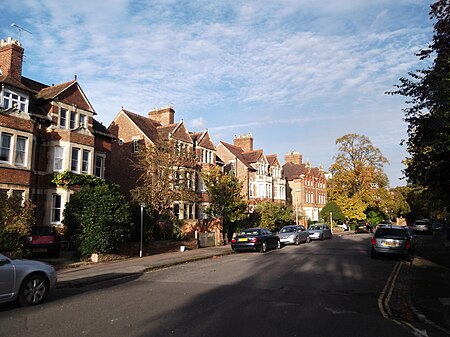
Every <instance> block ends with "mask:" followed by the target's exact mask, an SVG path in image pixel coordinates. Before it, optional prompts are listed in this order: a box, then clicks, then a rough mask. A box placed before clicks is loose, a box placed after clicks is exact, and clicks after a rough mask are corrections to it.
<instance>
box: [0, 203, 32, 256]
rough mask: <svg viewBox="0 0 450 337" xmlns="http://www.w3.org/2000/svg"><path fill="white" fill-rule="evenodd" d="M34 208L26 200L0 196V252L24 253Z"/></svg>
mask: <svg viewBox="0 0 450 337" xmlns="http://www.w3.org/2000/svg"><path fill="white" fill-rule="evenodd" d="M35 208H36V206H35V205H34V204H33V203H32V202H31V200H29V199H27V200H25V201H23V203H22V199H19V198H15V197H13V196H12V197H9V198H8V197H5V196H0V251H15V252H17V253H24V249H25V247H24V244H25V239H26V237H27V236H28V235H29V234H30V232H31V228H30V227H31V226H32V225H34V223H35V218H34V210H35Z"/></svg>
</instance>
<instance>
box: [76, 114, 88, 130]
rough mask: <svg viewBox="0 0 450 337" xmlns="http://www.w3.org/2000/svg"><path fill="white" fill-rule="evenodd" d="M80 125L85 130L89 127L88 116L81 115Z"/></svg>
mask: <svg viewBox="0 0 450 337" xmlns="http://www.w3.org/2000/svg"><path fill="white" fill-rule="evenodd" d="M78 125H79V126H81V127H83V128H85V127H87V125H86V115H83V114H80V121H79V123H78Z"/></svg>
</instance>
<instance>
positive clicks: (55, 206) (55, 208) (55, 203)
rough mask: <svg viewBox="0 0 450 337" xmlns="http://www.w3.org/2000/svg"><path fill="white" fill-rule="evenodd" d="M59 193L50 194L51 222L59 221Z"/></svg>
mask: <svg viewBox="0 0 450 337" xmlns="http://www.w3.org/2000/svg"><path fill="white" fill-rule="evenodd" d="M61 211H62V209H61V195H60V194H53V195H52V222H61Z"/></svg>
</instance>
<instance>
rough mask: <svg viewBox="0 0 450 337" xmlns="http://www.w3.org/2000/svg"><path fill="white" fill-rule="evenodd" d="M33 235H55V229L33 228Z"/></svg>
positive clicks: (48, 227)
mask: <svg viewBox="0 0 450 337" xmlns="http://www.w3.org/2000/svg"><path fill="white" fill-rule="evenodd" d="M31 234H32V235H53V228H52V227H50V226H47V227H31Z"/></svg>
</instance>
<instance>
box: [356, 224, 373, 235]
mask: <svg viewBox="0 0 450 337" xmlns="http://www.w3.org/2000/svg"><path fill="white" fill-rule="evenodd" d="M358 233H373V227H372V226H371V225H370V224H368V223H363V224H357V225H356V226H355V234H358Z"/></svg>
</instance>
